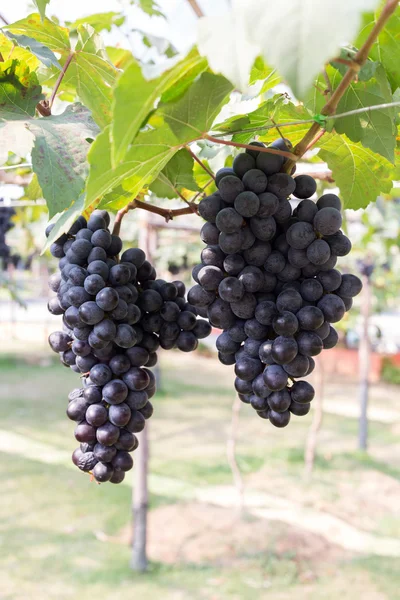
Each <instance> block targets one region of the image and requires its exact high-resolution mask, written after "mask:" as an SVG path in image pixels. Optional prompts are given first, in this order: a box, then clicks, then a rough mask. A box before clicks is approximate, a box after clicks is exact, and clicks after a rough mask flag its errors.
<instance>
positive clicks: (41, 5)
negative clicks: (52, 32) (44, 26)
mask: <svg viewBox="0 0 400 600" xmlns="http://www.w3.org/2000/svg"><path fill="white" fill-rule="evenodd" d="M33 1H34V3H35V4H36V6H37V9H38V11H39V13H40V18H41V19H42V21H43V19H44V18H45V16H46V6H47V5H48V4H49V2H50V0H33Z"/></svg>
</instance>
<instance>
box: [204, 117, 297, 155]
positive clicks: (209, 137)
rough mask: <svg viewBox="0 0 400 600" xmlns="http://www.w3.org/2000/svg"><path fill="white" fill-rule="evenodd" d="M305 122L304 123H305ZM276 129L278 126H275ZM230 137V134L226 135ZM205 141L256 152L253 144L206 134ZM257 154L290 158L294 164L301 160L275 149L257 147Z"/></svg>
mask: <svg viewBox="0 0 400 600" xmlns="http://www.w3.org/2000/svg"><path fill="white" fill-rule="evenodd" d="M303 122H304V121H303ZM273 127H276V125H273ZM225 135H230V134H225ZM203 139H205V140H208V141H209V142H214V143H215V144H224V145H225V146H234V147H235V148H245V149H246V150H254V146H252V145H251V144H239V142H232V140H220V139H219V138H217V137H214V136H212V135H208V134H207V133H205V134H204V135H203ZM257 152H266V153H267V154H277V155H278V156H284V157H285V158H289V159H290V160H292V161H293V162H296V160H298V159H299V156H297V155H296V154H293V153H292V152H285V151H284V150H275V148H262V147H261V146H260V147H257Z"/></svg>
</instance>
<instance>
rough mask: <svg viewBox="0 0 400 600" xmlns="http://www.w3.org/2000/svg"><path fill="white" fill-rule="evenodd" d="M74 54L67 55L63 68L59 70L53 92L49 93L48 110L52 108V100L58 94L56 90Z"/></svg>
mask: <svg viewBox="0 0 400 600" xmlns="http://www.w3.org/2000/svg"><path fill="white" fill-rule="evenodd" d="M74 54H75V52H70V54H68V56H67V60H66V61H65V64H64V66H63V68H62V69H61V72H60V74H59V76H58V78H57V81H56V82H55V84H54V88H53V91H52V92H51V96H50V100H49V106H50V109H51V107H52V106H53V102H54V99H55V97H56V94H57V92H58V88H59V87H60V85H61V82H62V80H63V79H64V75H65V73H66V71H67V69H68V67H69V65H70V64H71V60H72V59H73V57H74Z"/></svg>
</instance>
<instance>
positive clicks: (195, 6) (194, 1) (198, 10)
mask: <svg viewBox="0 0 400 600" xmlns="http://www.w3.org/2000/svg"><path fill="white" fill-rule="evenodd" d="M188 3H189V4H190V6H191V7H192V9H193V12H194V13H195V15H196V17H198V18H199V19H200V17H204V13H203V9H202V8H200V6H199V4H198V2H197V0H188Z"/></svg>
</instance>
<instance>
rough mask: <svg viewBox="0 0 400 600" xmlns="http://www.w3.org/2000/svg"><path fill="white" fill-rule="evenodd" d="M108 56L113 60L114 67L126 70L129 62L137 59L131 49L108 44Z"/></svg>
mask: <svg viewBox="0 0 400 600" xmlns="http://www.w3.org/2000/svg"><path fill="white" fill-rule="evenodd" d="M106 52H107V56H108V58H109V59H110V60H111V62H112V64H113V65H114V67H116V68H117V69H122V70H125V69H126V67H127V66H128V65H129V63H130V62H131V61H133V60H135V59H134V58H133V56H132V52H130V50H126V49H125V48H115V47H114V46H106Z"/></svg>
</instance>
